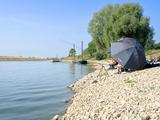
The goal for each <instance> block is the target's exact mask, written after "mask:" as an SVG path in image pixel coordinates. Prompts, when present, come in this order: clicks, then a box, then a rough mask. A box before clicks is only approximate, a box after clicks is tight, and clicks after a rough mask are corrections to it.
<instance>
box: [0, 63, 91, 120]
mask: <svg viewBox="0 0 160 120" xmlns="http://www.w3.org/2000/svg"><path fill="white" fill-rule="evenodd" d="M90 71H91V69H90V67H88V66H84V65H80V64H67V63H51V62H0V119H1V120H50V119H51V118H52V116H54V115H55V114H63V113H64V110H65V109H66V107H67V104H65V103H64V100H68V99H70V98H71V96H72V92H71V91H70V90H69V89H68V88H67V86H68V85H70V84H71V83H73V82H74V81H75V80H77V79H79V78H81V77H82V76H84V75H86V74H88V73H89V72H90Z"/></svg>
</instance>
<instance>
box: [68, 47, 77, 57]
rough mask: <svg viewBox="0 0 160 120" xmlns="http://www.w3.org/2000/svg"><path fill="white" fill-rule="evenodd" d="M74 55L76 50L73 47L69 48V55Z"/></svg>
mask: <svg viewBox="0 0 160 120" xmlns="http://www.w3.org/2000/svg"><path fill="white" fill-rule="evenodd" d="M75 55H76V50H75V49H73V48H71V49H70V50H69V56H75Z"/></svg>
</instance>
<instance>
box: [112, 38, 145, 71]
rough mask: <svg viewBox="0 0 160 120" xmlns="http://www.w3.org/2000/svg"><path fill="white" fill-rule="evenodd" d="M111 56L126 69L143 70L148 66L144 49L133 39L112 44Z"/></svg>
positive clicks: (125, 39) (124, 39)
mask: <svg viewBox="0 0 160 120" xmlns="http://www.w3.org/2000/svg"><path fill="white" fill-rule="evenodd" d="M111 55H112V57H113V58H114V59H115V60H117V61H118V63H120V64H121V65H122V67H123V68H126V69H132V70H137V69H142V68H143V67H144V66H145V64H146V57H145V53H144V49H143V47H142V46H141V44H140V43H138V42H137V41H136V40H135V39H133V38H122V39H121V40H119V41H117V42H113V43H112V44H111Z"/></svg>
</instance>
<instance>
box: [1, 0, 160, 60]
mask: <svg viewBox="0 0 160 120" xmlns="http://www.w3.org/2000/svg"><path fill="white" fill-rule="evenodd" d="M131 2H132V3H133V2H136V3H139V4H140V5H141V6H142V7H143V9H144V15H145V16H148V17H150V25H151V26H152V27H153V28H154V32H155V35H154V40H156V42H160V23H159V21H160V15H159V11H160V8H159V5H160V1H158V0H155V1H154V2H153V1H151V0H0V56H35V57H62V56H66V55H68V51H69V49H70V48H72V46H73V44H74V43H75V44H76V50H77V53H79V52H80V46H81V41H82V40H83V41H84V48H86V47H87V44H88V43H89V42H90V41H91V40H92V38H91V36H90V35H89V34H88V23H89V21H90V20H91V19H92V17H93V14H94V13H96V12H98V11H99V10H100V9H102V8H103V7H105V6H106V5H107V4H116V3H119V4H123V3H131Z"/></svg>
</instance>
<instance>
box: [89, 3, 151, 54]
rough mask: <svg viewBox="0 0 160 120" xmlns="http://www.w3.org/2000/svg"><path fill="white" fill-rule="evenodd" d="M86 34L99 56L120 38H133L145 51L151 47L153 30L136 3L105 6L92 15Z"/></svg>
mask: <svg viewBox="0 0 160 120" xmlns="http://www.w3.org/2000/svg"><path fill="white" fill-rule="evenodd" d="M88 32H89V33H90V35H91V36H92V39H93V41H94V42H95V45H96V49H97V52H98V53H100V54H106V49H107V48H109V47H110V46H111V42H112V41H116V40H118V39H120V38H122V37H132V38H135V39H137V40H138V41H139V42H140V43H141V44H142V45H143V46H144V47H145V48H146V49H150V48H151V47H152V46H153V45H151V44H152V43H153V41H152V38H153V28H151V27H150V25H149V18H148V17H146V16H143V9H142V7H141V6H140V5H139V4H137V3H127V4H122V5H120V4H116V5H111V4H110V5H107V6H106V7H104V8H103V9H101V10H100V11H99V12H97V13H96V14H94V16H93V18H92V20H91V21H90V23H89V28H88Z"/></svg>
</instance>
